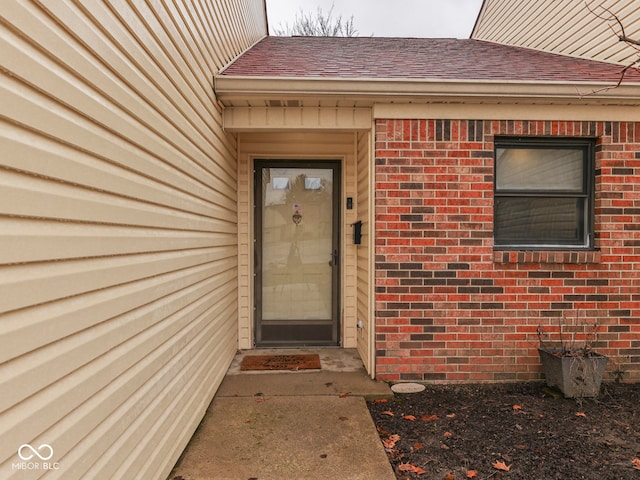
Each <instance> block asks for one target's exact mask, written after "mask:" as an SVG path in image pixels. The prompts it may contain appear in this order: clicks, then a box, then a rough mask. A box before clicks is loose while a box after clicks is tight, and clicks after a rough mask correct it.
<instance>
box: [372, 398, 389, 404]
mask: <svg viewBox="0 0 640 480" xmlns="http://www.w3.org/2000/svg"><path fill="white" fill-rule="evenodd" d="M388 401H389V400H387V399H386V398H378V399H376V400H374V401H373V403H387V402H388Z"/></svg>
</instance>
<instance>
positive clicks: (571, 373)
mask: <svg viewBox="0 0 640 480" xmlns="http://www.w3.org/2000/svg"><path fill="white" fill-rule="evenodd" d="M578 317H579V315H578V316H576V320H575V322H574V323H573V324H571V323H570V322H568V321H567V318H566V317H565V316H563V318H562V321H561V322H560V324H559V325H558V328H554V329H553V330H551V329H549V331H544V330H543V328H542V326H538V332H537V333H538V340H539V346H538V353H539V355H540V361H541V363H542V371H543V373H544V377H545V380H546V382H547V385H548V386H550V387H556V388H558V389H559V390H560V391H561V392H562V393H563V394H564V396H565V397H569V398H582V397H597V396H598V394H599V392H600V384H601V383H602V377H603V375H604V371H605V368H606V366H607V361H608V358H607V357H606V356H604V355H601V354H599V353H597V352H596V351H595V350H594V347H595V344H596V338H597V333H598V326H597V323H596V322H594V323H593V324H592V325H591V324H588V323H587V322H586V321H584V322H583V321H580V320H579V318H578Z"/></svg>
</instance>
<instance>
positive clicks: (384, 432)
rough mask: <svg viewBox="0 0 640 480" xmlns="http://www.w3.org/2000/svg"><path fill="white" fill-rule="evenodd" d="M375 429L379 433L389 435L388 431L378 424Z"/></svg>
mask: <svg viewBox="0 0 640 480" xmlns="http://www.w3.org/2000/svg"><path fill="white" fill-rule="evenodd" d="M376 430H378V432H379V433H380V435H390V433H389V432H387V431H386V430H385V429H384V428H382V427H380V426H379V425H376Z"/></svg>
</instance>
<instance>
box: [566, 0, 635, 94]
mask: <svg viewBox="0 0 640 480" xmlns="http://www.w3.org/2000/svg"><path fill="white" fill-rule="evenodd" d="M584 4H585V6H586V7H587V10H589V12H591V13H592V14H593V15H594V16H595V17H597V18H599V19H601V20H604V21H606V22H609V24H608V26H609V29H610V30H611V31H612V32H613V34H614V35H615V36H616V37H618V41H620V42H625V43H626V44H627V45H629V46H630V47H632V48H633V49H634V50H636V51H638V52H640V40H637V39H634V38H630V37H628V36H627V34H626V32H625V30H624V24H623V23H622V21H621V20H620V18H619V17H618V16H617V15H616V14H615V13H613V12H612V11H611V10H610V9H609V8H607V7H605V6H603V5H598V6H597V7H596V8H600V9H602V10H603V11H604V12H606V13H607V14H608V15H606V16H605V15H603V14H599V13H598V12H596V11H595V10H594V9H592V8H591V7H590V6H589V4H588V3H587V2H586V1H585V2H584ZM611 22H615V24H617V25H618V28H619V31H616V29H615V28H614V27H613V26H612V25H611ZM639 66H640V57H639V58H637V59H636V60H634V61H632V62H631V63H628V64H627V65H625V66H624V67H622V69H621V70H620V77H619V78H618V82H617V83H616V84H615V85H609V86H606V87H602V88H598V89H595V90H592V91H591V92H589V93H581V92H578V93H579V94H580V98H582V97H584V96H587V95H595V94H597V93H602V92H606V91H609V90H613V89H615V88H618V87H619V86H620V85H622V82H623V81H624V79H625V76H626V74H627V73H629V70H631V69H637V68H638V67H639Z"/></svg>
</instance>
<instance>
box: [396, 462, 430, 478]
mask: <svg viewBox="0 0 640 480" xmlns="http://www.w3.org/2000/svg"><path fill="white" fill-rule="evenodd" d="M398 470H400V471H401V472H413V473H417V474H418V475H422V474H423V473H426V470H423V469H422V468H420V467H416V466H415V465H411V464H410V463H401V464H400V465H398Z"/></svg>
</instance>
